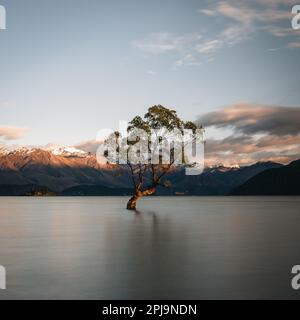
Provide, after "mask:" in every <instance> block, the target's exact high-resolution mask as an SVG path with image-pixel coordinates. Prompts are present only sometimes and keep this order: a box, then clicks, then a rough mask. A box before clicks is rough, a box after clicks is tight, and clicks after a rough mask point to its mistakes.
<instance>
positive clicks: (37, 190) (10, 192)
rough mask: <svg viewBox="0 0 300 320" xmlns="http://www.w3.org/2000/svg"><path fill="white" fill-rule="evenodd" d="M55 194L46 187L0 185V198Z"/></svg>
mask: <svg viewBox="0 0 300 320" xmlns="http://www.w3.org/2000/svg"><path fill="white" fill-rule="evenodd" d="M54 195H56V194H55V192H53V191H52V190H50V189H49V188H47V187H43V186H38V185H34V184H25V185H5V184H1V185H0V196H54Z"/></svg>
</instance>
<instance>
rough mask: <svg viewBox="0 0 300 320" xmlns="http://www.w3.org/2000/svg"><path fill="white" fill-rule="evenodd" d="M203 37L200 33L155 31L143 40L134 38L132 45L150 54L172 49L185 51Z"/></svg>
mask: <svg viewBox="0 0 300 320" xmlns="http://www.w3.org/2000/svg"><path fill="white" fill-rule="evenodd" d="M201 38H202V35H200V34H188V35H182V36H178V35H174V34H171V33H168V32H162V33H153V34H151V35H150V36H149V37H147V38H145V39H142V40H134V41H133V42H132V45H133V46H134V47H136V48H138V49H140V50H142V51H145V52H147V53H150V54H154V55H155V54H162V53H165V52H170V51H177V52H185V51H186V50H187V48H189V47H190V46H192V45H193V44H194V43H195V42H197V41H199V40H200V39H201Z"/></svg>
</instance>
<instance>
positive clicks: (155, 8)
mask: <svg viewBox="0 0 300 320" xmlns="http://www.w3.org/2000/svg"><path fill="white" fill-rule="evenodd" d="M296 3H297V1H291V0H283V1H279V0H251V1H250V0H249V1H245V0H242V1H236V0H232V1H226V2H222V1H199V0H198V1H196V0H160V1H157V0H153V1H143V0H128V1H124V0H123V1H121V0H111V1H102V0H89V1H79V0H51V1H50V0H43V1H38V0H26V1H19V0H9V1H8V0H0V4H1V5H4V6H5V8H6V11H7V30H4V31H3V30H2V31H0V57H1V59H0V70H1V74H0V75H1V76H0V111H1V120H0V139H2V142H3V143H6V144H30V145H45V144H47V143H60V144H67V145H74V144H77V143H79V142H82V141H87V140H92V139H94V138H95V137H96V134H97V131H98V130H99V129H102V128H106V127H112V128H114V127H117V125H118V121H119V120H130V119H131V118H132V117H133V116H134V115H136V114H144V113H145V111H146V109H147V108H148V107H149V106H151V105H154V104H163V105H165V106H167V107H172V108H174V109H176V110H177V111H178V113H179V115H180V116H182V117H183V118H186V119H190V120H195V119H196V118H197V117H198V116H199V115H203V114H206V113H209V112H212V111H214V110H217V109H218V108H222V107H224V106H230V105H234V104H236V103H238V102H241V101H243V102H247V103H252V104H260V105H269V106H283V107H289V106H291V107H299V98H300V90H299V76H300V63H299V58H300V31H293V30H292V28H291V18H292V15H291V9H292V6H293V4H296ZM1 128H2V136H1ZM5 128H6V129H7V130H8V129H9V128H10V130H11V131H12V130H19V132H17V133H18V134H16V135H11V136H9V135H5V134H4V133H5ZM23 129H24V130H23ZM211 132H214V131H211ZM217 135H220V132H218V133H217Z"/></svg>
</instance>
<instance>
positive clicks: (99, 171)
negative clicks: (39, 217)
mask: <svg viewBox="0 0 300 320" xmlns="http://www.w3.org/2000/svg"><path fill="white" fill-rule="evenodd" d="M278 166H280V165H279V164H275V163H271V162H270V163H257V164H255V165H253V166H248V167H241V168H237V167H224V166H219V167H215V168H206V169H205V170H204V172H203V174H202V175H200V176H194V177H189V176H185V171H184V169H183V168H177V169H174V170H172V172H170V173H169V174H168V176H166V179H168V180H169V181H171V184H172V190H167V191H161V192H164V194H165V192H169V193H171V194H172V192H173V193H175V192H181V193H187V194H195V195H216V194H226V193H228V192H229V191H230V190H231V189H232V188H234V187H236V186H239V185H241V184H242V183H244V182H246V181H247V180H248V179H250V178H251V177H253V176H254V175H256V174H258V173H260V172H262V171H264V170H267V169H270V168H273V167H278ZM128 173H129V172H128V171H126V170H123V171H122V174H121V172H120V170H118V169H117V168H116V167H115V166H110V165H100V164H99V163H98V162H97V159H96V155H95V154H92V153H88V152H85V151H82V150H80V149H77V148H74V147H61V146H51V147H49V146H48V147H44V148H36V147H22V148H15V149H12V150H9V148H4V147H1V148H0V186H1V187H2V189H3V188H4V189H5V188H6V187H5V186H7V185H10V186H24V185H30V186H42V187H46V188H48V189H49V190H52V191H54V192H62V191H63V190H66V189H68V188H72V187H78V188H81V187H82V186H89V189H90V187H91V188H93V186H94V187H97V186H98V187H99V186H105V187H110V188H131V179H130V177H129V174H128Z"/></svg>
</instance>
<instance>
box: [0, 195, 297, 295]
mask: <svg viewBox="0 0 300 320" xmlns="http://www.w3.org/2000/svg"><path fill="white" fill-rule="evenodd" d="M126 201H127V198H123V197H97V198H89V197H85V198H80V197H78V198H77V197H76V198H75V197H70V198H60V197H54V198H0V265H3V266H5V267H6V272H7V290H0V299H165V298H169V299H173V298H174V299H233V298H236V299H271V298H284V299H285V298H293V299H300V291H294V290H292V288H291V278H292V275H291V268H292V266H293V265H295V264H300V210H299V208H300V198H299V197H259V198H258V197H245V198H244V197H237V198H235V197H188V198H187V197H186V198H183V197H172V198H171V197H157V198H146V199H143V200H142V201H141V202H140V204H139V207H140V212H139V213H133V212H128V211H127V210H125V209H124V207H125V205H126Z"/></svg>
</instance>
